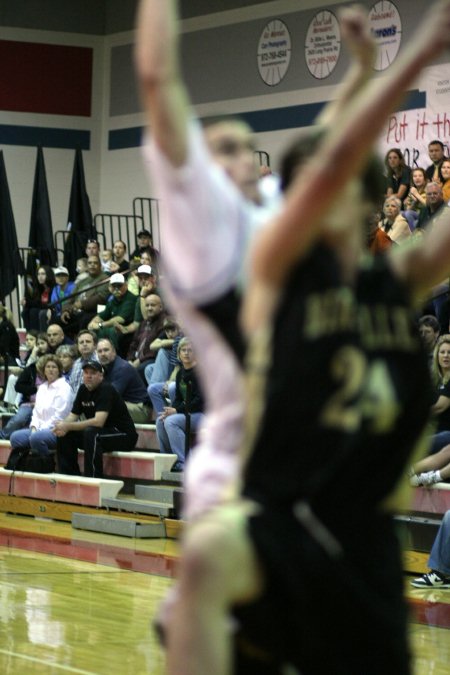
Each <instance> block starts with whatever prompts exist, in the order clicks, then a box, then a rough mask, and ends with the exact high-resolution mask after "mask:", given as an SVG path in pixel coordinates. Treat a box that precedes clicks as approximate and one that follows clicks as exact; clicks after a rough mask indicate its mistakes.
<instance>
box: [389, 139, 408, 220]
mask: <svg viewBox="0 0 450 675" xmlns="http://www.w3.org/2000/svg"><path fill="white" fill-rule="evenodd" d="M384 164H385V166H386V173H387V190H386V195H387V196H388V197H397V199H400V208H402V204H403V200H404V199H405V197H407V195H408V192H409V186H410V183H411V169H410V168H409V166H407V165H406V162H405V158H404V157H403V153H402V151H401V150H400V148H391V149H390V150H389V151H388V152H387V154H386V157H385V158H384Z"/></svg>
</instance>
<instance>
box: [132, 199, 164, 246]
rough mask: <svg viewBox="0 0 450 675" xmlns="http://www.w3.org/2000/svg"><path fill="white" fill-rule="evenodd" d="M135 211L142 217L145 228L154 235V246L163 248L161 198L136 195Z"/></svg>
mask: <svg viewBox="0 0 450 675" xmlns="http://www.w3.org/2000/svg"><path fill="white" fill-rule="evenodd" d="M133 213H134V214H135V216H137V217H139V218H142V221H143V224H144V229H146V230H149V232H150V234H151V235H152V240H153V246H154V247H155V248H157V249H159V250H161V236H160V219H159V199H155V198H154V197H135V198H134V199H133Z"/></svg>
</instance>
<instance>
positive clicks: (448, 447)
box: [410, 335, 450, 487]
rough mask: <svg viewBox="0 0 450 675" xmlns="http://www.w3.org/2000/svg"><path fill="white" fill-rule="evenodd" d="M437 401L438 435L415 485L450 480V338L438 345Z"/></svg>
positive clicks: (434, 409)
mask: <svg viewBox="0 0 450 675" xmlns="http://www.w3.org/2000/svg"><path fill="white" fill-rule="evenodd" d="M431 372H432V376H433V381H434V383H435V385H436V389H437V391H436V397H437V398H436V400H435V402H434V404H433V405H432V406H431V413H432V415H434V416H435V418H436V420H437V430H436V431H437V433H436V434H435V435H434V436H433V438H432V442H431V454H430V455H429V456H428V457H425V458H424V459H422V460H421V461H420V462H417V463H416V464H415V465H414V467H413V475H412V476H411V480H410V482H411V485H413V486H415V487H417V486H419V485H433V484H434V483H439V482H440V481H442V480H446V479H447V478H450V335H441V337H440V338H439V339H438V341H437V342H436V347H435V348H434V354H433V365H432V371H431Z"/></svg>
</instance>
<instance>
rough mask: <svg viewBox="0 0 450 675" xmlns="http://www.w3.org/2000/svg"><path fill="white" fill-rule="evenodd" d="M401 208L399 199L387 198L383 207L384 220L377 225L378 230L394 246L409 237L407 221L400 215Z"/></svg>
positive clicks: (409, 231)
mask: <svg viewBox="0 0 450 675" xmlns="http://www.w3.org/2000/svg"><path fill="white" fill-rule="evenodd" d="M401 207H402V203H401V201H400V199H398V198H397V197H388V198H387V199H386V200H385V202H384V205H383V214H384V218H383V219H382V220H380V223H379V227H380V229H381V230H383V232H385V233H386V234H387V235H388V237H389V239H391V241H393V242H395V243H396V244H400V243H401V242H402V241H405V239H409V237H410V236H411V230H410V227H409V225H408V221H407V220H406V218H404V216H402V214H401V213H400V209H401Z"/></svg>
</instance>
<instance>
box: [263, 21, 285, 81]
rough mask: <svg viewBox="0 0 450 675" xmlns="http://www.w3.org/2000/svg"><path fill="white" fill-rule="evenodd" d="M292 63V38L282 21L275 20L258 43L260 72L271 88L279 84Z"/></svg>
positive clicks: (267, 27) (267, 26)
mask: <svg viewBox="0 0 450 675" xmlns="http://www.w3.org/2000/svg"><path fill="white" fill-rule="evenodd" d="M290 61H291V36H290V35H289V31H288V28H287V26H286V24H285V23H284V22H283V21H280V19H273V20H272V21H269V23H268V24H267V25H266V26H265V27H264V30H263V32H262V33H261V37H260V38H259V42H258V70H259V74H260V75H261V77H262V79H263V80H264V82H265V83H266V84H268V85H269V86H270V87H275V85H277V84H279V82H281V80H282V79H283V77H284V76H285V75H286V73H287V71H288V68H289V63H290Z"/></svg>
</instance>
